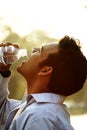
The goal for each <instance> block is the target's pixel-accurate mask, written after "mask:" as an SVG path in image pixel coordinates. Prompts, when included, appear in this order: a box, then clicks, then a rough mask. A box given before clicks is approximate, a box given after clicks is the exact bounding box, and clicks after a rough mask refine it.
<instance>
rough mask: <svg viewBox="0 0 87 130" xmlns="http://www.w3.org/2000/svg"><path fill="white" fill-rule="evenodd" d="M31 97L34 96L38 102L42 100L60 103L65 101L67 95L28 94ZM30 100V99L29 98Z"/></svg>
mask: <svg viewBox="0 0 87 130" xmlns="http://www.w3.org/2000/svg"><path fill="white" fill-rule="evenodd" d="M27 96H28V98H27V99H29V97H30V96H32V97H33V98H34V100H35V101H36V102H38V103H41V102H49V103H59V104H62V103H63V102H64V101H65V98H66V97H65V96H62V95H59V94H54V93H37V94H30V95H27ZM28 101H29V100H28Z"/></svg>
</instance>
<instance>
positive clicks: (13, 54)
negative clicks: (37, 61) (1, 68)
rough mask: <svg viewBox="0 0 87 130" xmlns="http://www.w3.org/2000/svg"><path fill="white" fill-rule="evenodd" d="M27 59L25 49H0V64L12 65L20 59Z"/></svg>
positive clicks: (7, 47) (10, 47)
mask: <svg viewBox="0 0 87 130" xmlns="http://www.w3.org/2000/svg"><path fill="white" fill-rule="evenodd" d="M25 56H26V57H27V50H26V49H19V48H15V47H14V46H11V45H10V46H5V47H0V63H3V64H12V63H13V62H15V61H17V60H18V59H20V58H21V57H25Z"/></svg>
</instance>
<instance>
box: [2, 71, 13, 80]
mask: <svg viewBox="0 0 87 130" xmlns="http://www.w3.org/2000/svg"><path fill="white" fill-rule="evenodd" d="M0 74H1V75H2V76H3V77H4V78H7V77H9V76H10V75H11V71H10V70H6V71H0Z"/></svg>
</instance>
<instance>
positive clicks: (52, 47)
mask: <svg viewBox="0 0 87 130" xmlns="http://www.w3.org/2000/svg"><path fill="white" fill-rule="evenodd" d="M39 50H40V49H38V51H39ZM34 51H35V50H34ZM38 51H36V52H34V53H32V55H31V57H30V59H29V60H28V64H24V65H22V66H21V68H22V69H21V73H22V75H24V77H26V78H30V77H31V80H32V79H33V80H34V79H37V81H38V78H39V79H40V81H41V82H42V81H44V82H45V83H47V84H46V85H47V86H46V87H47V90H46V92H52V93H58V94H61V95H64V96H68V95H71V94H73V93H75V92H77V91H79V90H80V89H81V88H82V87H83V84H84V82H85V79H86V72H87V61H86V58H85V56H84V55H83V54H82V52H81V50H80V47H79V45H77V41H75V40H74V39H73V38H70V37H68V36H65V37H64V38H62V39H61V40H60V41H59V42H58V43H51V44H47V45H44V46H43V47H42V49H41V50H40V51H41V52H38ZM24 67H25V68H24ZM22 70H23V72H22ZM29 74H30V76H29ZM44 82H42V83H44ZM44 85H45V84H44ZM42 86H43V85H42Z"/></svg>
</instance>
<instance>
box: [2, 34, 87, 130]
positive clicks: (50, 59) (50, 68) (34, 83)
mask: <svg viewBox="0 0 87 130" xmlns="http://www.w3.org/2000/svg"><path fill="white" fill-rule="evenodd" d="M4 46H5V45H4ZM0 66H1V75H0V121H1V123H2V122H3V120H4V121H5V120H6V122H5V128H4V130H73V127H72V126H71V124H70V117H69V113H68V110H67V108H66V106H65V105H64V101H65V99H66V97H67V96H69V95H72V94H74V93H76V92H78V91H79V90H80V89H81V88H82V87H83V84H84V82H85V80H86V72H87V60H86V58H85V56H84V55H83V54H82V52H81V50H80V47H79V45H77V41H75V39H73V38H70V37H69V36H65V37H64V38H62V39H61V40H60V41H59V42H58V43H49V44H46V45H43V46H42V47H41V48H33V50H32V52H31V55H30V57H29V59H28V60H27V61H25V62H23V63H22V64H21V65H20V66H19V67H18V68H17V71H18V72H19V73H20V74H21V75H22V76H23V77H24V78H25V80H26V82H27V97H26V101H25V102H24V103H23V102H21V101H16V100H9V99H8V98H7V97H8V81H9V78H10V70H9V66H10V65H3V64H1V65H0ZM3 69H4V70H3Z"/></svg>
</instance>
